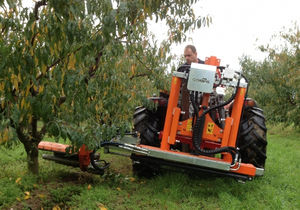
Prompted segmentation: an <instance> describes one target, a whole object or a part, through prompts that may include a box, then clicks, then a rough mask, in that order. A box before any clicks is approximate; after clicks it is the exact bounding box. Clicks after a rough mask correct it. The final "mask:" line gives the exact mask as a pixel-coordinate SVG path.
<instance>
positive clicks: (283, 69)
mask: <svg viewBox="0 0 300 210" xmlns="http://www.w3.org/2000/svg"><path fill="white" fill-rule="evenodd" d="M274 39H275V41H276V42H275V43H280V44H279V45H277V46H270V44H269V45H266V46H261V47H260V50H261V51H262V52H266V53H267V55H268V56H267V58H266V59H264V60H263V61H262V62H258V61H255V60H253V59H251V58H250V57H247V56H246V57H243V58H242V59H241V65H242V67H243V69H244V71H245V74H246V76H247V77H248V79H249V80H250V91H249V93H250V96H251V97H253V98H254V99H256V100H257V101H258V102H259V103H260V105H262V107H263V108H264V109H265V112H266V113H265V114H266V116H267V119H268V120H270V121H273V122H284V123H288V124H294V126H298V127H300V121H299V119H300V89H299V87H300V30H299V26H298V25H297V23H295V25H294V27H292V28H290V29H289V30H287V31H282V32H280V33H279V34H278V35H277V36H274Z"/></svg>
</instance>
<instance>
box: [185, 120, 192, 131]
mask: <svg viewBox="0 0 300 210" xmlns="http://www.w3.org/2000/svg"><path fill="white" fill-rule="evenodd" d="M186 130H187V131H192V119H188V121H187V125H186Z"/></svg>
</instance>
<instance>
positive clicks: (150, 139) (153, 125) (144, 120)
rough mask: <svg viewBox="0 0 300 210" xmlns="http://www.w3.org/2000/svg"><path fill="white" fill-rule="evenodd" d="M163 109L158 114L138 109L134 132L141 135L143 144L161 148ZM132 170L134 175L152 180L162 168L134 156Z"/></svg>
mask: <svg viewBox="0 0 300 210" xmlns="http://www.w3.org/2000/svg"><path fill="white" fill-rule="evenodd" d="M160 111H162V110H161V108H158V110H156V112H154V111H151V110H148V109H146V108H145V107H138V108H136V111H135V113H134V130H135V131H137V132H138V133H139V135H140V139H141V142H140V143H141V144H144V145H149V146H154V147H159V146H160V140H159V136H158V132H160V131H161V130H162V127H163V125H162V124H163V122H162V121H163V120H162V114H160ZM131 159H132V170H133V173H134V174H135V175H137V176H139V177H146V178H150V177H152V176H154V175H156V174H158V173H159V171H160V170H159V169H160V166H159V165H157V164H156V165H153V164H151V163H149V162H147V161H145V160H144V159H143V158H139V156H138V155H135V154H132V156H131Z"/></svg>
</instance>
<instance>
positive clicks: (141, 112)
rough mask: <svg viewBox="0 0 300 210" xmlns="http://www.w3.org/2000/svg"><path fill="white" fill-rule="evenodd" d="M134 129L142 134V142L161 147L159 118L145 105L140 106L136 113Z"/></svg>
mask: <svg viewBox="0 0 300 210" xmlns="http://www.w3.org/2000/svg"><path fill="white" fill-rule="evenodd" d="M134 130H135V131H137V132H138V133H139V134H140V138H141V142H140V143H141V144H145V145H149V146H154V147H159V146H160V141H159V138H158V133H159V132H160V131H161V125H160V120H159V118H158V117H157V116H156V115H155V113H153V112H152V111H150V110H148V109H146V108H145V107H138V108H137V109H136V111H135V113H134Z"/></svg>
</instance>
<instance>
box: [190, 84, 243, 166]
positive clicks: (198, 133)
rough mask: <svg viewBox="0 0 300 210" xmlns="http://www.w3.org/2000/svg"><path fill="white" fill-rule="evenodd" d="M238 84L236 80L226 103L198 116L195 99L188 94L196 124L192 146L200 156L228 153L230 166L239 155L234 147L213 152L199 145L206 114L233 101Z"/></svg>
mask: <svg viewBox="0 0 300 210" xmlns="http://www.w3.org/2000/svg"><path fill="white" fill-rule="evenodd" d="M239 84H240V79H239V80H238V84H237V87H236V90H235V92H234V94H232V96H231V97H230V98H229V99H228V100H227V101H225V102H224V103H221V104H219V105H216V106H213V107H211V108H209V109H207V110H204V111H203V112H202V114H201V115H200V116H199V114H198V113H199V109H198V106H197V105H196V102H195V99H194V93H193V92H192V93H191V94H190V99H191V102H192V105H193V108H194V111H195V115H196V122H195V124H194V126H193V136H192V140H193V145H194V147H195V149H196V151H197V152H198V153H200V154H217V153H221V152H228V153H230V154H231V156H232V164H233V163H234V161H235V160H236V159H237V158H236V155H239V154H238V151H237V149H236V148H234V147H222V148H217V149H214V150H204V149H201V147H200V145H201V143H202V134H203V129H204V123H205V115H206V114H207V113H209V112H210V111H212V110H214V109H217V108H220V107H222V106H225V105H227V104H229V103H230V102H231V101H233V100H234V98H235V96H236V94H237V90H238V87H239Z"/></svg>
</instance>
